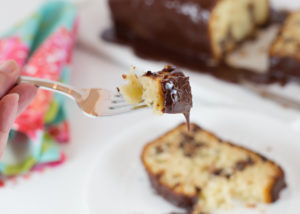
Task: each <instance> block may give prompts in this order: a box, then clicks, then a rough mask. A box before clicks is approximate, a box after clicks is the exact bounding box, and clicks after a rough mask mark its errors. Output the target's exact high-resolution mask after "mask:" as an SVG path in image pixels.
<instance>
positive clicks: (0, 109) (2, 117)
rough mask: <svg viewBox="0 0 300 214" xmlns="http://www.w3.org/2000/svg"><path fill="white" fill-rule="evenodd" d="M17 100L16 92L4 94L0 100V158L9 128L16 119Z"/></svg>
mask: <svg viewBox="0 0 300 214" xmlns="http://www.w3.org/2000/svg"><path fill="white" fill-rule="evenodd" d="M18 101H19V95H18V94H9V95H6V96H5V97H3V98H2V99H1V101H0V158H1V157H2V154H3V152H4V148H5V146H6V143H7V138H8V134H9V130H10V128H11V126H12V125H13V122H14V121H15V119H16V115H17V110H18Z"/></svg>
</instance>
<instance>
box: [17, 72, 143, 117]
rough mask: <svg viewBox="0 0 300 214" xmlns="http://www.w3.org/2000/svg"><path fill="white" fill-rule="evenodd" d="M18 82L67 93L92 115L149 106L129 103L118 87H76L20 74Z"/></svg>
mask: <svg viewBox="0 0 300 214" xmlns="http://www.w3.org/2000/svg"><path fill="white" fill-rule="evenodd" d="M17 83H30V84H33V85H35V86H37V87H39V88H42V89H45V90H49V91H54V92H57V93H60V94H63V95H66V96H67V97H69V98H71V99H73V100H74V101H75V102H76V103H77V105H78V106H79V107H80V109H81V110H82V111H83V112H84V113H85V114H86V115H88V116H91V117H101V116H112V115H118V114H122V113H126V112H130V111H134V110H137V109H141V108H145V107H147V106H146V105H144V104H140V105H137V106H132V105H129V104H127V103H126V102H125V100H124V98H123V97H122V95H121V94H120V93H119V92H118V90H117V89H116V91H115V92H113V91H110V90H106V89H101V88H90V89H75V88H73V87H72V86H69V85H66V84H62V83H60V82H55V81H50V80H46V79H39V78H33V77H27V76H20V77H19V79H18V81H17Z"/></svg>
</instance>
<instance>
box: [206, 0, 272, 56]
mask: <svg viewBox="0 0 300 214" xmlns="http://www.w3.org/2000/svg"><path fill="white" fill-rule="evenodd" d="M268 17H269V1H268V0H221V1H219V3H217V5H216V7H215V8H214V9H213V11H212V14H211V18H210V22H209V33H210V35H211V46H212V49H213V52H214V54H215V57H216V59H217V60H220V59H221V58H222V56H223V54H225V53H227V52H229V51H232V50H233V49H234V48H235V47H236V46H237V44H238V43H240V42H241V41H243V40H244V39H245V38H247V37H248V36H250V35H251V34H253V33H254V30H255V28H256V26H257V25H261V24H264V23H265V22H266V21H267V20H268Z"/></svg>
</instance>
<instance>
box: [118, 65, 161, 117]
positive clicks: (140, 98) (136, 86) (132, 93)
mask: <svg viewBox="0 0 300 214" xmlns="http://www.w3.org/2000/svg"><path fill="white" fill-rule="evenodd" d="M123 77H124V79H125V80H127V81H128V82H127V84H125V85H123V86H121V87H119V89H120V93H121V94H122V95H123V97H124V99H125V100H126V102H128V103H130V104H132V105H134V106H136V105H138V104H140V103H145V104H146V105H148V106H149V107H150V108H151V109H152V110H153V112H154V113H155V114H162V113H163V112H164V98H163V92H162V87H161V83H160V78H159V77H152V76H138V75H136V74H135V68H134V67H133V68H132V69H131V71H130V73H129V74H128V75H124V76H123Z"/></svg>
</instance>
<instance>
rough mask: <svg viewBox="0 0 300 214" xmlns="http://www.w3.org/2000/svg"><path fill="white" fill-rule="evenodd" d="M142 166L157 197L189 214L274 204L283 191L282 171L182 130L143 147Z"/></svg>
mask: <svg viewBox="0 0 300 214" xmlns="http://www.w3.org/2000/svg"><path fill="white" fill-rule="evenodd" d="M142 162H143V164H144V166H145V169H146V171H147V173H148V175H149V178H150V181H151V184H152V186H153V188H154V189H155V190H156V191H157V193H158V194H160V195H161V196H163V197H164V198H165V199H167V200H168V201H170V202H172V203H173V204H175V205H177V206H179V207H183V208H186V209H187V210H188V211H189V213H191V214H200V213H201V214H202V213H210V212H212V211H215V210H217V209H230V208H232V206H233V204H234V202H236V201H240V202H242V203H244V204H245V205H251V206H252V205H255V204H256V203H272V202H274V201H276V200H277V199H278V198H279V193H280V191H281V190H282V189H284V188H285V186H286V184H285V176H284V172H283V170H282V169H281V168H280V166H278V165H277V164H276V163H274V162H272V161H270V160H268V159H267V158H265V157H263V156H261V155H259V154H257V153H255V152H253V151H250V150H248V149H246V148H243V147H240V146H237V145H233V144H232V143H229V142H225V141H222V140H221V139H219V138H217V137H216V136H215V135H213V134H212V133H210V132H208V131H205V130H203V129H201V128H200V127H198V126H197V125H195V124H191V130H190V132H189V131H187V129H186V127H185V125H184V124H181V125H179V126H178V127H177V128H175V129H173V130H171V131H170V132H168V133H166V134H165V135H163V136H162V137H160V138H158V139H156V140H154V141H152V142H150V143H149V144H147V145H146V146H145V147H144V149H143V152H142Z"/></svg>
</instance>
